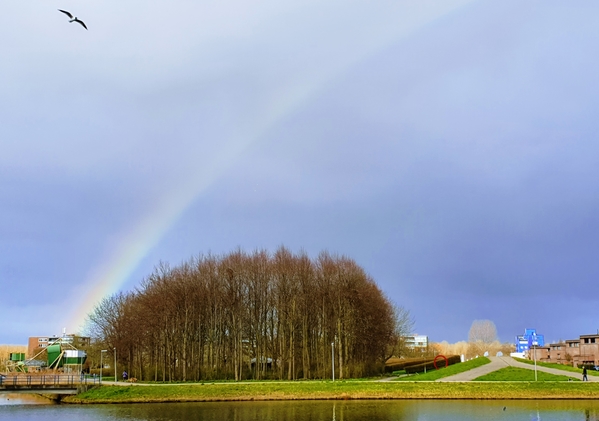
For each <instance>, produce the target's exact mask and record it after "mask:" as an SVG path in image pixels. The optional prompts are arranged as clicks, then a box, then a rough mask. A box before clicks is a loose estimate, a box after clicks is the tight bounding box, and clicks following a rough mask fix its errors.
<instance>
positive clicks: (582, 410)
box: [0, 395, 599, 421]
mask: <svg viewBox="0 0 599 421" xmlns="http://www.w3.org/2000/svg"><path fill="white" fill-rule="evenodd" d="M504 407H505V409H504ZM0 408H1V409H0V421H4V420H7V421H8V420H10V421H14V420H31V421H37V420H39V421H42V420H43V421H53V420H56V421H58V420H62V421H64V420H77V421H115V420H130V421H137V420H139V421H182V420H198V421H199V420H202V421H221V420H222V421H280V420H298V421H358V420H360V421H361V420H364V421H366V420H369V421H433V420H434V421H437V420H439V421H457V420H460V421H469V420H489V421H493V420H502V421H510V420H518V421H521V420H527V421H533V420H534V421H537V420H538V421H541V420H543V421H551V420H555V421H558V420H559V421H599V402H598V401H595V400H576V401H563V400H559V401H556V400H535V401H454V400H446V401H433V400H406V401H400V400H393V401H276V402H211V403H168V404H160V403H154V404H118V405H56V404H48V401H45V400H43V399H41V398H36V397H34V396H28V395H0Z"/></svg>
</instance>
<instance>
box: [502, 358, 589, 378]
mask: <svg viewBox="0 0 599 421" xmlns="http://www.w3.org/2000/svg"><path fill="white" fill-rule="evenodd" d="M514 359H515V360H516V361H518V362H521V363H525V364H530V365H534V363H535V362H534V361H531V360H526V359H524V358H514ZM537 365H538V366H539V367H547V368H557V369H558V370H563V371H569V372H571V373H578V374H582V369H581V368H577V367H572V366H570V365H564V364H556V363H544V362H540V361H537ZM587 374H588V375H589V376H599V371H595V370H587Z"/></svg>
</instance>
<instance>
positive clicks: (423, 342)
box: [404, 334, 428, 351]
mask: <svg viewBox="0 0 599 421" xmlns="http://www.w3.org/2000/svg"><path fill="white" fill-rule="evenodd" d="M404 339H405V345H406V347H408V348H412V349H420V350H424V351H426V350H427V349H428V336H426V335H418V334H416V335H411V336H406V337H405V338H404Z"/></svg>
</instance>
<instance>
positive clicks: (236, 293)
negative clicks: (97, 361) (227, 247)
mask: <svg viewBox="0 0 599 421" xmlns="http://www.w3.org/2000/svg"><path fill="white" fill-rule="evenodd" d="M404 313H405V311H404ZM404 313H402V312H401V311H400V312H399V313H398V312H397V311H396V309H394V307H393V306H392V305H391V303H390V302H389V300H388V299H387V298H386V297H385V296H384V294H383V293H382V292H381V291H380V289H379V288H378V287H377V285H376V284H375V283H374V281H373V280H372V279H371V278H370V277H369V276H368V275H367V274H366V273H365V272H364V270H363V269H362V268H361V267H360V266H358V265H357V264H356V263H355V262H354V261H353V260H351V259H348V258H345V257H336V256H331V255H330V254H328V253H326V252H323V253H321V254H320V255H319V256H318V258H316V259H315V260H311V259H310V258H309V257H308V256H307V255H306V254H303V253H299V254H293V253H291V252H290V251H288V250H287V249H286V248H284V247H281V248H280V249H279V250H277V251H276V252H275V253H274V254H272V255H271V254H269V253H267V252H265V251H256V252H254V253H251V254H247V253H245V252H243V251H241V250H238V251H236V252H233V253H230V254H228V255H225V256H219V257H215V256H211V255H208V256H200V257H197V258H194V259H191V260H190V261H188V262H186V263H183V264H181V265H179V266H178V267H175V268H171V267H169V266H168V265H165V264H161V265H159V266H158V267H157V268H156V269H155V271H154V272H153V273H152V274H151V275H150V276H149V277H148V278H147V279H146V280H144V281H143V282H142V284H141V285H140V287H139V288H138V289H137V290H136V291H135V292H130V293H118V294H115V295H113V296H110V297H106V298H104V299H103V300H102V301H101V302H100V304H99V305H98V306H97V307H96V308H95V309H94V311H93V312H92V313H91V314H90V315H89V316H88V319H89V320H88V329H89V331H90V334H91V335H92V336H93V337H95V338H96V339H97V340H98V341H99V342H100V343H101V346H103V347H105V348H107V349H113V348H116V349H117V350H118V359H119V365H121V364H122V365H124V366H125V367H126V368H127V369H128V371H129V373H130V375H132V376H134V377H136V378H138V379H141V378H143V379H152V380H160V381H173V380H183V381H185V380H201V379H223V378H234V379H235V380H241V379H247V378H255V379H261V378H279V379H298V378H305V379H311V378H328V377H330V376H331V371H332V359H333V353H334V361H335V374H336V376H338V377H339V378H347V377H355V376H363V375H367V374H371V373H373V372H375V371H377V370H381V369H382V367H383V362H384V360H385V357H387V355H385V353H386V352H388V350H389V346H390V345H392V344H393V343H394V341H397V337H396V333H397V332H398V331H400V330H401V329H398V326H397V324H396V320H397V317H396V316H397V315H398V314H399V315H401V314H403V315H404V316H405V314H404Z"/></svg>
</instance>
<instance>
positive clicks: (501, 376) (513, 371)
mask: <svg viewBox="0 0 599 421" xmlns="http://www.w3.org/2000/svg"><path fill="white" fill-rule="evenodd" d="M537 379H538V380H539V381H540V382H568V381H580V380H578V379H576V378H572V377H568V376H566V375H563V376H562V375H556V374H550V373H545V372H543V371H537ZM474 381H477V382H478V381H491V382H533V381H535V372H534V370H528V369H526V368H518V367H505V368H502V369H500V370H497V371H493V372H491V373H489V374H485V375H484V376H480V377H478V378H476V379H474Z"/></svg>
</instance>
